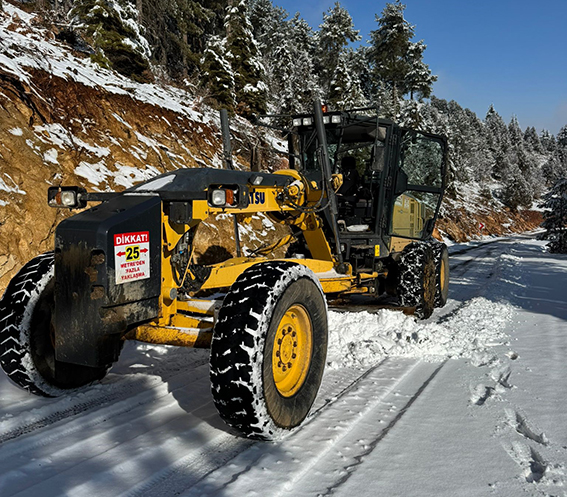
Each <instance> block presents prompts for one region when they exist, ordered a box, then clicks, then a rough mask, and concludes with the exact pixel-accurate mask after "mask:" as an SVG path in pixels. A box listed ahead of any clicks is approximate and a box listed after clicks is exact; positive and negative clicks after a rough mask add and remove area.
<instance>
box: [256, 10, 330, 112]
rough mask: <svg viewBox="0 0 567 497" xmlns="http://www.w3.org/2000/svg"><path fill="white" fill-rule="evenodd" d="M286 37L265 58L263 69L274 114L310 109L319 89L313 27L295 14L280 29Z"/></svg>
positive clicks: (308, 110) (318, 95)
mask: <svg viewBox="0 0 567 497" xmlns="http://www.w3.org/2000/svg"><path fill="white" fill-rule="evenodd" d="M282 30H283V31H285V33H286V36H285V37H282V39H281V42H280V43H279V44H278V45H277V46H276V47H274V50H273V52H272V53H271V55H270V56H269V57H268V58H267V62H266V68H267V74H268V82H269V83H268V84H269V88H270V95H271V97H272V98H271V101H272V105H273V109H272V110H273V111H274V112H275V113H276V114H297V113H302V112H310V111H311V106H312V104H313V100H314V99H315V98H320V89H319V85H318V81H317V78H316V75H315V70H314V66H313V61H314V58H315V57H314V53H315V42H314V39H313V30H312V29H311V27H310V26H309V24H307V22H306V21H305V20H304V19H302V18H301V17H300V16H299V14H296V15H295V16H294V17H293V18H292V19H290V20H289V21H286V22H285V26H284V27H283V28H282Z"/></svg>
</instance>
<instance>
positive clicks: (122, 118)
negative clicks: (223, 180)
mask: <svg viewBox="0 0 567 497" xmlns="http://www.w3.org/2000/svg"><path fill="white" fill-rule="evenodd" d="M29 73H30V74H31V76H32V78H31V81H30V84H24V83H22V82H21V81H20V80H19V79H16V78H15V77H13V76H12V75H10V74H8V73H5V72H2V71H1V70H0V291H3V289H4V288H5V287H6V285H7V283H8V281H9V280H10V278H11V277H12V276H13V275H14V274H15V273H16V272H17V270H18V269H19V268H20V267H21V266H22V265H23V264H24V263H25V262H26V261H28V260H29V259H31V258H32V257H34V256H35V255H37V254H38V253H41V252H45V251H48V250H51V249H52V247H53V233H54V230H55V226H56V225H57V223H58V222H60V221H61V220H62V219H63V218H64V217H66V216H69V215H70V213H69V212H68V211H64V210H58V209H52V208H49V207H48V206H47V188H48V186H52V185H79V186H83V187H85V188H87V189H88V190H91V191H92V190H99V191H104V190H107V189H110V190H114V191H121V190H123V189H124V188H125V187H128V186H130V185H132V184H134V183H136V182H138V181H142V180H145V179H148V178H150V177H152V176H154V175H156V174H160V173H163V172H167V171H170V170H173V169H177V168H179V167H198V166H201V167H202V166H213V165H216V166H217V167H218V165H219V162H220V161H219V156H220V154H219V152H220V150H221V149H222V143H221V142H220V136H219V135H220V133H219V131H218V129H217V128H216V127H215V126H213V125H207V124H204V122H200V121H198V120H191V119H190V118H188V117H187V116H185V115H183V114H178V113H176V112H173V111H170V110H167V109H163V108H161V107H157V106H155V105H151V104H148V103H143V102H140V101H139V100H135V99H133V98H131V97H130V96H128V95H120V94H114V93H109V92H107V91H105V90H104V89H102V88H94V87H90V86H86V85H83V84H81V83H77V82H74V81H71V80H65V79H62V78H60V77H56V76H53V75H51V74H48V73H46V72H43V71H30V72H29ZM226 223H227V222H226V220H219V222H218V223H216V225H217V226H215V223H212V224H211V225H209V226H208V227H207V228H206V229H204V230H203V232H204V233H203V237H202V238H203V239H207V238H213V239H214V241H215V244H217V245H221V246H222V245H224V246H226V249H227V250H229V251H231V250H233V249H232V245H233V244H234V242H233V241H232V240H230V236H229V235H228V229H226V228H223V227H222V225H223V224H226ZM230 224H231V223H230ZM264 225H266V226H267V224H266V221H265V220H262V219H259V218H256V219H254V220H253V221H252V225H251V226H255V227H256V229H257V230H258V231H260V232H261V231H262V230H263V229H264V228H265V226H264ZM219 228H220V229H219ZM268 228H270V229H269V230H270V231H273V230H272V228H271V227H269V226H268ZM244 231H245V232H244V233H243V235H242V236H243V241H244V243H247V241H248V240H247V231H246V230H244ZM249 231H250V234H252V232H253V231H254V230H252V229H251V230H249ZM225 232H226V233H225ZM278 232H279V230H278ZM223 233H224V235H223V236H221V235H222V234H223ZM252 238H254V237H252ZM203 245H204V242H203ZM249 245H250V246H252V247H254V246H257V245H259V242H256V243H255V242H254V241H252V242H250V243H249ZM200 251H201V252H204V251H205V247H204V246H203V247H201V248H200Z"/></svg>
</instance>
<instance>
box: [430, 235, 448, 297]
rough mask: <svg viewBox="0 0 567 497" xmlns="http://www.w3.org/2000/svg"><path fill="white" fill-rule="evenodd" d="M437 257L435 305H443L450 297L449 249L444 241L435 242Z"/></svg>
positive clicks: (434, 251)
mask: <svg viewBox="0 0 567 497" xmlns="http://www.w3.org/2000/svg"><path fill="white" fill-rule="evenodd" d="M433 254H434V257H435V307H443V306H444V305H445V304H446V303H447V299H448V298H449V251H448V250H447V245H445V244H444V243H439V242H437V243H434V244H433Z"/></svg>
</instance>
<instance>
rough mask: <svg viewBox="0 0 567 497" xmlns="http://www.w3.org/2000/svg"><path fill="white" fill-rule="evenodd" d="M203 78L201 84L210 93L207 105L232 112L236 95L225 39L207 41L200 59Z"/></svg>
mask: <svg viewBox="0 0 567 497" xmlns="http://www.w3.org/2000/svg"><path fill="white" fill-rule="evenodd" d="M201 63H202V67H203V78H202V82H201V84H202V85H203V86H205V87H207V88H208V90H209V92H210V101H209V103H210V104H212V105H213V106H215V107H218V108H220V107H224V108H226V109H228V110H229V111H231V112H232V111H234V108H235V106H236V94H235V90H234V87H235V83H234V73H233V71H232V67H231V65H230V62H229V60H228V58H227V49H226V39H224V38H221V37H220V36H213V37H211V39H210V40H209V43H208V45H207V48H206V49H205V53H204V55H203V59H202V62H201Z"/></svg>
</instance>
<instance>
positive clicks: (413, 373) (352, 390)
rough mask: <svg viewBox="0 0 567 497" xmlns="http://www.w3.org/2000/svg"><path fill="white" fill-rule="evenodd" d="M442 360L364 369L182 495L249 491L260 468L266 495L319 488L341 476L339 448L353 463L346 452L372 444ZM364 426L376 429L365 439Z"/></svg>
mask: <svg viewBox="0 0 567 497" xmlns="http://www.w3.org/2000/svg"><path fill="white" fill-rule="evenodd" d="M444 364H445V363H444V362H443V363H441V364H439V363H436V364H432V363H426V362H423V361H421V360H415V359H397V360H395V361H393V360H392V361H390V360H388V361H385V362H384V363H381V364H380V365H377V366H376V367H374V368H370V371H367V372H365V373H363V375H361V378H359V379H358V380H356V381H354V382H352V383H351V385H349V386H348V387H347V388H346V389H343V391H342V392H341V394H340V396H337V397H336V398H334V399H332V401H331V402H329V403H326V404H324V406H323V407H322V408H321V409H319V410H318V411H316V412H315V414H314V415H313V416H312V417H311V418H310V419H309V420H308V422H307V423H305V424H304V425H303V426H301V427H300V428H299V429H298V430H296V431H295V432H294V433H293V434H291V435H290V436H289V437H287V438H286V439H285V440H284V441H282V442H280V443H279V444H267V443H264V444H258V443H257V444H254V445H253V446H252V447H250V448H249V449H247V450H245V451H243V452H242V453H240V454H239V455H238V456H236V457H235V458H234V459H233V460H232V462H231V464H230V465H227V466H225V467H222V468H220V469H219V470H217V471H213V472H212V473H211V474H209V475H208V476H207V477H206V478H204V479H203V480H202V481H200V482H199V483H198V484H197V485H194V486H193V487H192V488H190V489H188V490H187V492H186V493H183V494H182V495H184V496H199V497H200V496H205V495H223V496H232V495H234V496H241V495H249V494H252V493H253V492H257V491H258V489H257V481H259V479H261V478H262V477H263V476H262V475H265V472H266V471H269V472H270V474H271V482H270V495H274V496H275V495H282V494H286V495H298V496H299V495H311V496H312V495H317V494H318V493H320V492H321V491H323V492H325V491H327V489H328V488H329V487H331V488H333V485H337V484H339V483H340V480H341V479H342V478H343V477H344V473H338V474H337V473H336V471H338V470H339V469H342V468H344V467H345V460H344V458H343V453H348V455H349V461H352V464H353V465H352V467H353V468H354V467H355V466H354V463H355V462H356V461H355V460H354V459H352V457H351V456H353V455H354V456H356V455H361V454H362V455H363V454H364V453H365V451H367V450H368V449H369V444H372V443H373V442H374V441H375V443H376V444H377V443H378V442H379V441H380V440H381V439H382V437H383V436H385V435H386V434H387V432H388V431H390V430H391V429H392V428H393V427H394V426H395V425H396V423H397V422H398V421H399V420H400V419H401V418H402V416H403V415H404V414H405V412H407V410H408V409H410V407H411V405H412V404H413V403H414V402H415V400H416V399H417V398H418V397H419V396H420V395H421V394H422V393H423V391H424V390H425V389H426V388H427V385H429V383H430V382H431V381H432V380H433V378H434V377H435V376H436V374H437V373H438V371H439V370H440V369H441V368H442V367H443V365H444ZM402 399H403V401H402V402H401V403H400V400H402ZM370 427H374V429H375V431H376V433H373V434H372V440H370V441H367V440H366V439H367V438H368V436H369V433H370V431H369V429H370ZM374 447H375V446H373V448H374ZM349 466H351V465H350V464H349ZM278 468H281V469H278ZM318 468H320V469H319V470H320V471H321V473H322V474H324V475H327V477H326V478H327V479H326V481H325V484H324V486H323V487H321V484H319V485H318V480H317V478H313V474H314V471H317V470H318ZM331 468H336V471H335V470H334V469H331ZM329 473H331V474H332V476H331V477H332V478H333V480H332V481H331V482H329V480H328V475H329ZM264 478H265V477H264ZM260 481H261V480H260Z"/></svg>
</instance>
